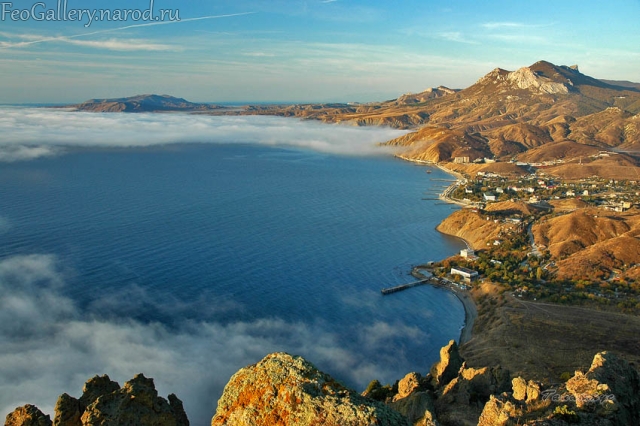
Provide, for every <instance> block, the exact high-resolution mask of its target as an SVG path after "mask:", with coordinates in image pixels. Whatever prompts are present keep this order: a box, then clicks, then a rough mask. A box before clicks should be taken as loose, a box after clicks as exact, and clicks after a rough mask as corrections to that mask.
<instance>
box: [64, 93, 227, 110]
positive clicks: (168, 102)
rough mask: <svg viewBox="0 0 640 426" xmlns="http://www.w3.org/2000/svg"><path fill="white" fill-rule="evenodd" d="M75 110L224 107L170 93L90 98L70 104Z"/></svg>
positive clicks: (206, 108) (210, 108) (207, 108)
mask: <svg viewBox="0 0 640 426" xmlns="http://www.w3.org/2000/svg"><path fill="white" fill-rule="evenodd" d="M67 108H73V109H74V110H75V111H86V112H165V111H167V112H168V111H188V112H195V111H212V110H216V109H220V108H222V107H220V106H218V105H210V104H204V103H195V102H189V101H187V100H186V99H183V98H177V97H174V96H170V95H155V94H144V95H135V96H130V97H126V98H110V99H89V100H87V101H85V102H82V103H79V104H76V105H70V106H68V107H67Z"/></svg>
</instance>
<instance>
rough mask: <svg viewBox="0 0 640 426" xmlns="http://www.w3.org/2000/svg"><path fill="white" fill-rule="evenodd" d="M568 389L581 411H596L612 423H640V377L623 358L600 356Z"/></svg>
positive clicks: (575, 378)
mask: <svg viewBox="0 0 640 426" xmlns="http://www.w3.org/2000/svg"><path fill="white" fill-rule="evenodd" d="M566 387H567V391H569V393H570V394H571V395H572V396H573V397H574V398H575V402H576V405H577V406H578V408H585V409H590V410H593V411H595V413H597V414H598V415H599V416H601V417H605V418H608V419H610V420H611V421H612V422H613V423H612V424H616V425H627V424H640V400H639V398H638V395H639V394H640V377H639V375H638V372H637V371H636V370H635V369H634V368H633V367H631V366H630V365H629V364H628V363H627V362H626V361H625V360H623V359H622V358H619V357H618V356H616V355H614V354H612V353H610V352H600V353H598V354H596V356H595V357H594V358H593V362H592V363H591V367H590V368H589V371H587V373H582V372H579V371H577V372H576V374H575V376H573V377H572V378H571V379H569V381H567V384H566Z"/></svg>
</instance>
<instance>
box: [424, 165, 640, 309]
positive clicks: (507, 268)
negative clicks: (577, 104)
mask: <svg viewBox="0 0 640 426" xmlns="http://www.w3.org/2000/svg"><path fill="white" fill-rule="evenodd" d="M519 165H522V166H527V167H528V168H530V170H531V171H532V172H531V173H530V174H529V175H527V176H521V177H512V176H511V177H509V176H502V175H500V174H498V173H490V172H477V174H476V175H475V176H474V177H466V178H460V179H459V180H458V181H457V182H456V184H455V186H452V187H450V188H448V190H447V191H445V193H446V198H448V199H449V200H450V201H453V202H456V203H457V204H460V205H463V206H464V207H465V209H470V210H471V211H472V212H473V213H477V214H478V215H481V217H482V218H483V219H484V220H486V221H490V222H494V223H495V224H496V226H499V227H500V230H501V231H500V233H499V234H498V238H495V239H494V240H492V241H490V242H487V246H486V247H483V248H482V249H478V250H476V251H474V250H472V249H471V247H470V246H469V245H468V244H467V246H468V247H467V248H466V249H463V250H461V251H460V253H459V254H458V255H456V256H452V257H450V258H448V259H445V260H443V261H440V262H428V263H427V264H425V265H420V266H419V267H418V268H416V271H418V272H419V273H421V274H423V275H425V276H430V275H431V276H433V278H432V279H431V281H432V282H434V280H435V282H437V283H441V284H445V285H448V286H455V287H457V288H458V289H459V290H468V289H470V288H471V287H472V286H475V285H478V284H479V283H483V282H491V283H494V284H496V285H498V286H499V287H500V291H501V292H509V293H510V294H511V295H512V296H514V297H517V298H521V299H526V300H545V301H550V302H555V303H566V304H590V305H591V304H595V305H598V306H602V307H609V308H612V309H614V310H619V311H624V312H631V311H632V312H638V311H640V284H639V283H638V282H637V281H631V280H625V279H622V278H621V275H622V271H621V270H620V269H616V268H613V269H612V270H611V271H610V272H609V273H607V274H601V275H600V276H597V277H595V276H590V277H573V278H572V279H567V278H566V277H565V278H562V279H558V278H557V277H556V271H557V264H556V259H553V258H552V256H551V255H550V253H549V251H548V250H547V247H544V246H541V245H538V246H537V245H536V244H535V242H534V238H533V235H532V233H531V229H532V226H533V225H534V224H535V223H537V222H539V221H540V219H541V218H543V217H545V218H549V217H556V216H561V215H565V214H568V213H570V212H572V211H575V210H576V208H565V209H556V208H555V207H557V206H559V205H569V206H578V205H579V206H582V207H592V208H596V209H598V210H602V211H603V214H606V212H617V213H623V212H626V211H628V210H630V209H633V208H638V207H639V206H640V190H639V189H638V185H637V183H638V182H636V181H627V180H611V179H602V178H599V177H596V176H594V177H591V178H588V179H580V180H575V181H563V180H562V179H559V178H557V177H552V176H549V175H547V174H545V173H544V165H541V164H519ZM541 166H542V167H541ZM500 202H514V203H525V204H526V205H527V206H530V207H531V209H530V211H531V214H528V215H527V214H523V213H522V211H518V210H507V211H504V210H492V208H491V205H492V204H494V203H495V204H497V203H500ZM625 266H626V267H633V266H634V265H625ZM414 272H415V271H414ZM429 274H430V275H429ZM414 275H415V274H414Z"/></svg>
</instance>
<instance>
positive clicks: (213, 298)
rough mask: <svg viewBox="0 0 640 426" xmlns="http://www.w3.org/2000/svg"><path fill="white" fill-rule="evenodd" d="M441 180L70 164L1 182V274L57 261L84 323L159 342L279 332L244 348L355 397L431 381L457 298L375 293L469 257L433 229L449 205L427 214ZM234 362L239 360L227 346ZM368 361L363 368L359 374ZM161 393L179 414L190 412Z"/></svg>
mask: <svg viewBox="0 0 640 426" xmlns="http://www.w3.org/2000/svg"><path fill="white" fill-rule="evenodd" d="M448 178H450V177H449V176H447V175H444V174H443V173H441V172H440V171H438V170H434V171H433V173H431V174H427V173H425V168H424V167H418V166H414V165H411V164H409V163H406V162H402V161H400V160H397V159H394V158H391V157H367V158H362V157H348V156H334V155H327V154H321V153H317V152H313V151H306V150H301V149H283V148H272V147H264V146H255V145H241V144H227V145H224V144H222V145H197V144H194V145H174V146H165V147H152V148H129V149H103V150H89V149H78V150H76V151H72V152H67V153H66V154H65V155H62V156H58V157H53V158H44V159H36V160H33V161H28V162H16V163H7V164H3V165H2V166H1V167H0V217H1V218H3V220H4V221H5V223H8V224H9V225H8V226H6V227H5V229H4V230H3V231H2V232H0V260H2V259H9V258H11V257H12V256H17V255H32V254H52V255H55V257H56V259H57V261H58V262H59V264H60V265H62V266H61V268H62V269H63V270H64V285H62V286H60V288H59V289H58V290H57V291H59V292H60V294H61V296H63V297H65V298H68V299H69V300H71V301H72V302H73V303H74V304H75V306H76V307H77V310H78V311H79V312H80V315H82V317H83V318H84V319H85V321H89V320H92V321H94V320H95V321H101V322H103V323H104V322H107V323H108V322H117V323H118V324H122V323H123V322H131V323H135V324H141V325H143V326H144V325H145V324H162V325H163V327H164V328H165V329H166V330H167V331H166V333H172V332H175V333H184V328H185V324H191V325H192V326H193V324H196V325H197V324H200V325H202V326H203V327H204V326H205V325H211V324H216V325H218V326H220V327H226V326H230V325H233V324H240V323H242V324H256V323H258V322H260V321H271V322H275V323H278V324H280V325H283V326H280V327H278V328H277V330H275V329H274V328H268V327H267V328H256V329H252V330H251V331H247V334H250V335H251V336H252V337H253V338H255V337H256V335H257V334H258V335H259V334H262V335H260V336H258V337H259V338H260V339H261V340H259V341H264V342H267V343H268V344H265V348H264V350H265V351H267V350H272V349H274V348H275V349H277V350H283V351H288V352H295V353H298V354H300V355H303V356H306V357H308V358H309V359H310V360H311V361H312V362H314V363H316V365H318V366H319V367H320V368H322V369H323V370H325V371H327V372H328V373H330V374H332V375H334V376H336V377H337V378H339V379H340V380H342V381H344V382H345V383H346V384H348V385H351V386H354V387H356V388H359V389H361V388H363V387H364V386H366V383H367V382H368V381H369V380H371V379H374V378H379V379H381V380H382V381H385V380H393V379H398V378H401V377H402V376H401V375H400V374H404V373H406V372H409V371H414V370H415V371H421V372H426V371H428V368H429V366H430V365H431V363H432V362H433V361H435V359H436V358H437V354H438V350H439V348H440V347H441V346H442V345H444V344H446V342H447V341H448V340H450V339H457V338H458V337H459V333H460V328H461V326H462V325H463V322H464V312H463V308H462V306H461V304H460V303H459V301H458V300H457V299H455V297H454V296H452V295H451V294H450V293H448V292H446V291H443V290H439V289H434V288H431V287H429V286H423V287H418V288H413V289H410V290H408V291H405V292H401V293H397V294H394V295H390V296H382V295H381V294H380V289H381V288H383V287H388V286H392V285H396V284H399V283H404V282H409V281H411V280H412V278H411V277H410V276H409V275H408V274H409V272H410V270H411V267H412V265H415V264H418V263H421V262H426V261H428V260H437V259H441V258H443V257H445V256H448V255H451V254H452V253H454V252H455V251H456V250H458V249H460V248H461V247H463V244H462V243H461V242H460V241H458V240H455V239H451V238H448V237H445V236H443V235H441V234H439V233H438V232H437V231H435V229H434V228H435V226H436V225H437V223H438V222H439V221H441V220H442V219H443V218H444V217H445V216H447V215H448V214H450V213H451V206H448V205H440V204H437V203H436V202H434V201H425V200H422V198H423V197H425V195H424V193H425V192H426V191H434V190H438V189H441V188H442V186H444V185H446V183H445V182H442V181H438V180H437V179H448ZM43 309H46V307H44V308H43ZM289 326H290V329H291V333H290V334H289V333H288V332H287V329H288V327H289ZM300 327H303V329H305V330H313V332H312V333H311V336H300V335H299V333H297V332H296V330H299V329H300ZM238 333H242V331H238ZM196 334H197V333H196V332H194V335H196ZM326 336H331V339H328V340H327V339H326V338H325V337H326ZM5 338H7V339H8V337H5ZM304 339H307V340H304ZM192 340H193V339H192ZM192 340H190V341H192ZM303 340H304V341H303ZM254 342H255V340H254ZM149 344H150V345H152V344H153V343H149ZM234 345H236V346H237V347H235V346H234ZM253 346H255V344H253ZM338 348H339V350H340V351H342V352H341V353H338V354H337V355H332V356H328V355H327V356H324V355H323V354H325V352H326V351H333V352H335V351H337V350H338ZM228 350H229V351H234V350H238V351H239V352H242V351H245V348H244V347H243V346H242V342H238V341H236V340H235V339H229V342H228ZM323 351H324V352H323ZM254 353H260V348H259V347H257V348H256V347H252V348H251V354H254ZM266 353H267V352H265V355H266ZM201 355H202V354H199V355H198V354H195V355H194V357H198V359H200V357H201ZM209 356H211V357H213V358H215V356H216V355H215V354H209ZM314 356H315V357H316V358H314ZM185 357H187V356H186V355H185ZM345 357H346V358H348V359H349V361H348V362H346V361H345V362H344V363H342V362H341V361H340V360H341V359H343V358H344V359H346V358H345ZM187 358H188V357H187ZM258 360H259V358H258V359H254V360H253V361H252V362H256V361H258ZM365 360H366V364H367V366H370V367H371V368H369V369H365V370H358V366H359V365H360V364H361V363H364V362H365ZM183 362H185V363H187V362H189V360H188V359H186V360H183ZM194 362H195V361H194ZM198 362H200V361H198ZM237 362H238V363H241V362H245V358H243V357H242V356H240V357H238V361H237ZM241 366H243V365H238V366H236V365H233V366H230V368H234V369H237V368H239V367H241ZM106 368H107V367H105V369H106ZM175 368H176V369H179V368H180V366H176V367H175ZM356 371H357V373H356ZM103 372H108V371H96V372H95V374H98V373H100V374H102V373H103ZM381 372H383V373H381ZM221 374H222V375H223V376H224V375H225V374H226V371H223V372H222V373H221ZM370 374H382V375H383V377H371V376H370ZM86 378H88V377H85V378H84V379H86ZM226 380H228V376H226V377H221V379H220V381H221V383H224V382H226ZM69 391H70V392H75V394H78V392H79V390H76V391H74V390H69ZM169 391H171V392H176V393H178V396H181V397H183V399H185V404H186V407H187V409H188V410H189V408H190V407H194V406H195V405H196V404H197V403H196V402H193V401H190V400H189V398H188V395H187V397H185V396H183V395H180V393H179V391H180V389H178V390H175V389H170V390H169ZM220 391H221V389H219V388H217V387H215V386H213V387H212V392H214V394H215V393H216V392H217V393H218V395H217V396H219V392H220ZM58 393H61V392H58ZM217 396H215V395H214V396H212V397H211V398H210V399H211V400H212V401H213V403H212V404H213V405H214V407H215V404H214V403H215V399H216V398H217ZM214 397H215V398H214ZM211 414H212V413H211Z"/></svg>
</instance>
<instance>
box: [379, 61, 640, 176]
mask: <svg viewBox="0 0 640 426" xmlns="http://www.w3.org/2000/svg"><path fill="white" fill-rule="evenodd" d="M422 109H423V113H425V114H428V116H429V120H428V122H427V123H426V124H427V127H423V128H421V129H419V130H417V131H415V132H413V133H410V134H407V135H404V136H402V137H401V138H398V139H394V140H392V141H389V142H388V144H389V145H393V146H401V147H406V152H404V153H403V154H404V155H406V156H408V157H410V158H413V159H419V160H423V161H425V160H426V161H433V162H440V161H452V160H453V159H455V158H456V157H468V161H474V160H477V159H482V158H495V159H498V160H502V161H508V160H511V159H517V160H520V161H541V160H544V161H549V160H556V159H562V158H567V157H580V156H585V157H586V156H589V155H593V154H597V151H601V150H605V151H611V150H625V151H639V150H640V119H639V117H640V115H639V113H640V90H639V89H637V88H636V87H627V86H622V85H614V84H609V83H606V82H603V81H601V80H597V79H594V78H592V77H589V76H586V75H584V74H582V73H580V72H579V71H578V69H577V67H566V66H556V65H553V64H551V63H549V62H545V61H540V62H536V63H535V64H533V65H531V66H529V67H523V68H520V69H519V70H516V71H512V72H511V71H507V70H503V69H500V68H496V69H494V70H493V71H491V72H490V73H488V74H487V75H485V76H484V77H482V78H480V79H479V80H478V81H477V82H476V83H475V84H473V85H472V86H470V87H468V88H466V89H464V90H461V91H458V92H456V93H454V94H450V95H448V96H444V97H440V98H436V99H433V100H432V101H430V102H427V103H426V104H425V105H424V106H422ZM531 151H533V153H532V152H531ZM632 163H633V164H631V165H633V166H636V165H637V162H636V160H633V161H632Z"/></svg>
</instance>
